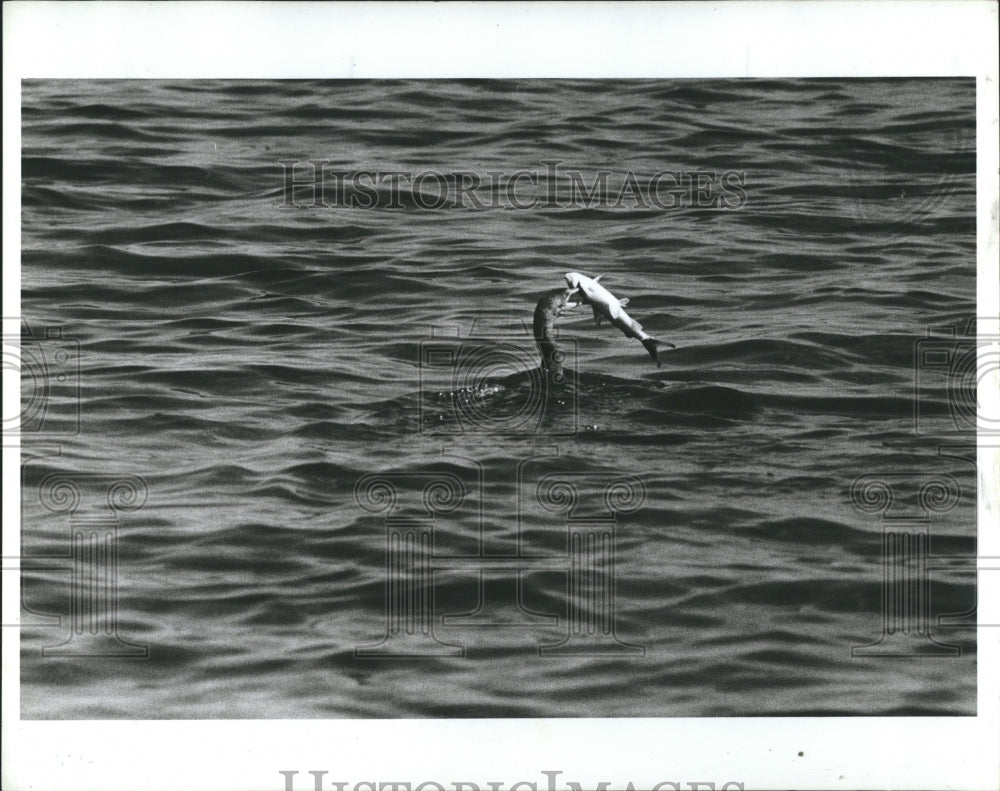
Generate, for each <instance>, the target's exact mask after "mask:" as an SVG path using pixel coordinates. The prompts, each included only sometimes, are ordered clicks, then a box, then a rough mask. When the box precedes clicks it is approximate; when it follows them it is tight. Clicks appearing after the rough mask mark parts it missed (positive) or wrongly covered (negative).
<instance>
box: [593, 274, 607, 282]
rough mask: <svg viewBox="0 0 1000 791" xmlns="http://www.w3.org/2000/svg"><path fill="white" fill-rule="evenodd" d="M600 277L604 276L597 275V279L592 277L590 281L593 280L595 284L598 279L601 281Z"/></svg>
mask: <svg viewBox="0 0 1000 791" xmlns="http://www.w3.org/2000/svg"><path fill="white" fill-rule="evenodd" d="M602 277H604V275H598V276H597V277H592V278H591V280H593V281H594V282H595V283H596V282H597V281H598V280H600V279H601V278H602Z"/></svg>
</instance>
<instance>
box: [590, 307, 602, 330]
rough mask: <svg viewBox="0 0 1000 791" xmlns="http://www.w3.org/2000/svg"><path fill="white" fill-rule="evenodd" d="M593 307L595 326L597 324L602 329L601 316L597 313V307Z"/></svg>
mask: <svg viewBox="0 0 1000 791" xmlns="http://www.w3.org/2000/svg"><path fill="white" fill-rule="evenodd" d="M591 307H592V308H593V309H594V324H596V325H597V326H598V327H600V326H601V314H600V313H598V312H597V306H596V305H592V306H591Z"/></svg>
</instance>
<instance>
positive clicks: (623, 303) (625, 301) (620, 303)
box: [618, 297, 628, 308]
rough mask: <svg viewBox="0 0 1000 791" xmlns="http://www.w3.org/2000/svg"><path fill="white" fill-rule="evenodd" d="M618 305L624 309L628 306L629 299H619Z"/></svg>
mask: <svg viewBox="0 0 1000 791" xmlns="http://www.w3.org/2000/svg"><path fill="white" fill-rule="evenodd" d="M618 304H619V305H620V306H621V307H623V308H624V307H625V306H626V305H627V304H628V297H622V298H621V299H619V300H618Z"/></svg>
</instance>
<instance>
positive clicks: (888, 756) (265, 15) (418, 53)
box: [2, 0, 1000, 791]
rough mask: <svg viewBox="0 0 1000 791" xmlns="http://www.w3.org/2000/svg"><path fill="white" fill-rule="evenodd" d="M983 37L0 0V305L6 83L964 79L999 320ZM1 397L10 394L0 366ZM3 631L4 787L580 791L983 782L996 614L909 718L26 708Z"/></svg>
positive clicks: (543, 6)
mask: <svg viewBox="0 0 1000 791" xmlns="http://www.w3.org/2000/svg"><path fill="white" fill-rule="evenodd" d="M997 29H998V19H997V4H996V3H995V2H988V1H985V0H977V1H976V2H963V1H962V0H959V1H957V2H955V1H954V0H942V1H941V2H912V1H911V0H898V1H896V2H857V1H855V2H836V1H835V0H831V1H830V2H794V1H789V2H718V3H712V2H704V3H634V4H629V3H584V4H562V3H510V4H493V3H458V4H436V3H422V4H416V3H343V4H341V3H334V4H319V3H316V4H314V3H277V2H260V3H226V2H204V3H118V2H95V3H78V2H67V3H57V2H12V3H7V4H4V6H3V65H4V75H3V97H4V103H3V133H4V134H3V138H4V144H3V145H4V159H3V162H4V176H3V199H4V200H3V204H4V211H3V231H4V233H3V283H4V289H3V315H4V316H5V317H16V316H18V315H19V313H20V216H21V215H20V129H21V119H20V102H21V96H20V81H21V80H22V79H27V78H70V77H72V78H112V77H118V78H121V77H132V78H177V79H193V78H202V77H220V78H265V77H266V78H293V77H325V78H348V77H350V78H387V77H414V78H458V77H484V78H487V77H538V78H556V77H579V78H600V77H608V78H611V77H613V78H665V77H674V78H681V77H793V76H797V77H820V76H827V77H845V78H848V77H862V76H879V77H904V76H905V77H915V76H916V77H919V76H928V77H929V76H972V77H975V78H976V84H977V96H976V101H977V140H978V143H977V175H976V178H977V191H978V192H977V209H976V211H977V231H976V233H977V267H978V269H977V275H978V281H977V289H978V292H977V294H978V315H979V316H989V317H996V316H998V315H1000V311H998V294H1000V280H998V260H1000V252H998V241H997V205H998V195H1000V187H998V175H997V174H998V158H1000V156H998V100H997V88H998V84H1000V83H998V68H997V62H998V59H997V55H998V47H997ZM426 42H433V43H434V45H433V46H428V45H427V43H426ZM441 42H445V43H444V44H441ZM15 325H16V321H15ZM6 329H7V327H5V330H6ZM14 331H15V332H16V331H18V330H16V329H15V330H14ZM995 374H996V372H995V371H994V372H993V375H994V378H995ZM991 384H993V385H996V383H995V382H993V383H991ZM9 388H13V390H12V391H11V390H10V389H9ZM4 390H5V391H8V392H20V389H19V382H18V380H17V378H16V376H15V375H13V374H12V375H11V376H10V377H9V376H8V371H6V370H5V371H4ZM995 390H1000V385H996V387H995ZM995 390H991V389H990V388H987V392H986V393H985V394H984V397H985V398H991V399H997V398H998V396H997V393H996V392H995ZM995 407H996V402H995V401H994V402H993V403H992V405H987V406H984V407H983V408H984V409H985V408H989V409H992V410H994V411H991V412H990V414H995V413H996V411H995ZM6 443H7V441H6V440H5V447H4V451H3V454H4V465H3V491H4V493H5V495H6V496H5V497H4V499H3V517H4V518H3V555H4V556H5V557H8V558H9V557H16V556H18V554H19V549H20V548H19V546H18V541H19V533H20V531H19V524H18V518H19V512H18V502H19V496H20V494H19V493H20V481H19V480H18V473H19V464H18V459H19V447H18V445H17V442H16V440H12V441H11V442H10V444H9V446H8V445H7V444H6ZM998 469H1000V463H998V454H997V451H996V449H991V448H989V447H985V446H984V445H983V443H982V441H980V449H979V470H980V478H979V527H980V537H979V554H980V556H981V558H987V557H993V558H1000V531H998V530H997V529H996V523H997V519H998V514H1000V498H998V485H997V470H998ZM990 524H992V525H993V528H992V529H990V528H988V527H987V526H988V525H990ZM5 565H6V564H5ZM979 565H980V574H979V603H980V620H981V622H985V623H1000V613H998V610H1000V571H993V572H990V571H987V570H986V567H987V566H988V565H989V564H987V563H984V562H983V561H982V560H981V561H980V564H979ZM992 565H993V566H998V565H1000V563H998V562H996V561H994V562H993V564H992ZM3 592H4V594H5V595H4V602H5V603H4V622H5V623H7V622H10V619H9V618H8V614H9V613H10V612H11V611H12V610H13V611H15V615H14V620H16V618H17V615H16V610H17V606H18V602H19V600H20V596H19V581H18V579H17V575H16V573H6V572H5V574H4V579H3ZM4 638H5V639H4V641H3V688H4V696H3V704H2V705H3V709H2V713H3V734H2V736H3V748H2V749H3V787H4V788H8V789H12V790H13V789H16V791H22V789H28V788H31V789H51V790H52V791H63V790H64V789H65V790H68V789H100V791H116V790H117V789H122V790H123V791H126V790H127V791H133V790H134V789H139V788H141V789H144V791H156V790H157V789H163V791H183V790H184V789H225V790H226V791H228V790H229V789H242V790H243V791H252V790H255V789H268V790H274V791H281V789H283V788H285V780H284V777H283V776H282V775H281V774H280V772H281V771H283V770H284V771H297V772H298V773H299V774H298V776H297V777H296V778H295V789H296V791H299V790H300V789H307V791H312V788H313V785H312V782H313V778H312V777H311V776H310V775H309V772H310V770H315V771H327V772H328V774H327V775H326V776H325V778H324V781H323V782H324V783H326V784H325V785H324V788H335V787H336V786H333V785H330V783H331V782H332V781H345V782H347V783H348V785H347V786H346V789H353V788H354V787H355V785H356V784H357V783H364V781H368V782H373V783H374V784H375V785H374V788H376V789H378V788H379V784H380V783H383V784H384V783H391V782H392V781H410V782H412V783H413V784H414V788H416V786H417V784H419V783H421V782H424V781H432V784H429V785H427V786H425V788H427V789H432V788H435V785H433V783H437V784H441V785H443V786H444V787H445V788H448V789H453V788H454V787H455V786H454V784H455V783H476V784H478V785H479V786H480V787H481V788H483V789H485V788H488V785H487V783H488V782H490V781H493V782H502V783H503V785H502V787H503V788H504V789H510V788H511V786H512V785H513V784H515V783H517V782H520V781H526V782H529V783H530V782H534V783H536V784H537V788H539V789H548V788H549V785H548V782H549V778H550V777H552V778H554V779H553V782H554V784H555V787H556V788H565V787H566V786H565V783H566V781H575V782H578V783H580V784H581V787H582V788H584V789H586V788H595V787H597V784H598V783H599V782H600V781H604V780H608V781H611V788H612V789H618V788H625V787H626V786H627V784H628V783H629V782H631V783H633V785H634V788H637V789H641V788H652V787H653V786H655V785H656V784H657V783H662V782H664V781H666V782H667V783H668V784H667V785H663V786H661V788H663V789H667V788H673V787H674V786H673V785H670V784H669V783H677V784H680V787H681V788H689V787H692V786H691V785H690V784H692V783H703V784H706V785H701V786H694V787H703V788H707V787H708V786H707V783H715V787H716V788H722V787H723V785H724V784H726V783H742V784H743V787H745V788H746V789H755V788H799V789H812V788H817V789H818V788H871V789H877V788H895V789H906V788H942V789H943V788H954V789H981V788H997V787H1000V769H998V765H1000V758H998V755H1000V747H998V745H1000V726H998V716H1000V681H998V676H1000V673H998V671H997V668H1000V628H985V627H980V629H979V634H978V649H977V650H978V657H977V666H978V709H977V710H978V715H977V716H976V717H915V718H907V717H850V718H836V717H829V718H807V717H794V718H780V717H767V718H699V719H693V718H662V719H661V718H637V719H628V718H616V719H565V720H564V719H479V720H342V721H341V720H287V721H286V720H234V721H227V720H197V721H99V722H85V721H62V722H50V721H44V722H42V721H21V719H20V696H19V694H18V692H19V689H18V687H19V678H20V669H19V654H18V640H17V639H16V630H14V629H4ZM546 771H548V772H550V773H554V772H560V773H561V774H559V775H553V774H548V775H546V774H544V772H546ZM368 787H369V786H366V785H364V784H363V785H362V786H361V788H368ZM530 787H531V786H530V785H527V786H521V788H522V789H525V788H530ZM737 787H739V786H738V785H730V788H737Z"/></svg>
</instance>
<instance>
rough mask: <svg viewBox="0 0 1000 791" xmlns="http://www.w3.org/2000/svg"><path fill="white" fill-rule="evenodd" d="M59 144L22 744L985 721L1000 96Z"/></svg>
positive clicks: (435, 106)
mask: <svg viewBox="0 0 1000 791" xmlns="http://www.w3.org/2000/svg"><path fill="white" fill-rule="evenodd" d="M22 119H23V121H22V152H23V153H22V160H21V162H22V172H21V178H22V207H23V209H22V211H23V215H22V217H23V225H22V233H23V236H22V270H21V278H22V308H23V310H22V315H23V318H24V322H25V332H26V333H28V334H27V335H26V336H25V337H26V338H30V339H31V340H30V344H28V343H24V342H23V341H22V349H23V352H22V365H23V364H24V362H25V361H27V360H28V359H31V358H29V357H28V356H27V355H25V354H24V352H27V353H28V354H30V355H34V358H36V359H37V360H38V361H39V362H40V363H43V364H44V365H45V366H46V368H45V369H44V370H43V373H42V375H41V376H40V377H38V378H36V379H28V378H22V403H23V404H24V406H25V408H27V409H31V410H33V411H32V414H31V415H30V417H31V419H32V420H33V422H32V423H31V425H30V428H32V429H34V430H33V431H31V432H30V433H29V432H28V428H29V427H28V426H25V427H24V429H22V430H23V431H25V433H24V434H23V435H22V453H23V454H24V462H23V486H24V489H23V492H22V496H23V500H22V502H23V507H24V512H23V513H24V520H23V525H22V531H23V532H22V541H23V548H24V554H25V556H26V557H34V556H38V558H39V563H38V564H37V565H38V566H39V567H38V568H30V569H25V571H24V588H23V593H24V605H25V607H26V609H28V610H29V611H30V612H31V613H33V614H35V617H36V618H37V620H38V626H39V628H37V629H28V628H25V629H22V641H21V652H22V653H21V683H22V688H21V690H22V699H21V700H22V711H23V714H24V715H25V716H28V717H40V718H52V717H54V718H67V717H69V718H73V717H81V718H87V719H90V718H98V719H99V718H105V717H124V718H136V717H149V716H152V717H174V718H183V719H191V718H203V717H211V718H225V717H377V718H387V717H388V718H391V717H442V716H446V717H491V716H499V717H573V716H577V717H579V716H603V717H612V716H645V717H648V716H657V717H665V716H667V717H668V716H713V715H719V716H740V715H742V716H746V715H751V714H756V715H761V714H768V715H812V716H818V715H845V714H868V715H894V714H906V715H967V714H975V711H976V695H975V692H976V683H975V670H976V651H975V633H974V630H973V629H972V628H970V624H972V623H973V621H971V620H969V619H967V618H965V617H964V615H965V614H967V613H968V612H969V611H970V610H972V608H973V607H974V605H975V603H976V580H975V574H974V566H973V567H969V566H961V565H957V564H956V562H957V561H961V560H962V559H967V558H969V557H972V556H974V555H975V549H976V519H975V502H976V497H975V494H976V480H975V454H974V448H975V436H976V435H975V431H976V424H975V391H976V379H975V373H976V349H977V343H976V338H977V331H978V326H977V324H976V321H975V319H976V290H975V289H976V277H975V275H976V268H975V161H976V148H975V84H974V81H973V80H971V79H908V80H907V79H891V80H880V79H837V80H829V79H813V80H810V79H787V80H653V81H632V80H628V81H621V80H588V81H573V80H484V81H475V82H470V81H450V80H445V81H438V80H434V81H431V80H425V81H381V80H363V81H356V82H340V81H281V82H262V81H225V80H223V81H216V80H206V81H200V80H199V81H179V82H173V81H146V80H130V81H102V80H90V81H65V80H51V81H46V80H41V81H25V82H24V83H23V85H22ZM63 359H64V362H60V360H63ZM60 369H61V370H60ZM46 374H47V376H46ZM52 374H55V376H53V375H52ZM60 377H62V378H60ZM54 437H58V441H59V444H60V448H61V452H60V453H59V454H58V455H55V456H52V455H48V454H47V453H46V452H45V450H46V448H48V447H49V446H51V444H52V442H53V438H54ZM944 442H947V443H948V444H949V446H953V447H951V448H950V450H949V451H948V452H947V453H939V452H938V447H939V445H941V444H942V443H944ZM36 444H38V445H40V447H39V448H38V450H36V449H35V446H36ZM899 517H906V519H905V520H902V521H900V520H899V519H898V518H899ZM94 520H97V521H94ZM70 546H72V562H70V563H57V562H56V559H57V558H59V557H60V556H66V555H68V554H69V551H68V550H69V547H70ZM932 563H934V564H937V565H940V566H947V567H948V568H943V569H941V570H939V571H938V572H936V573H935V574H934V575H933V577H931V575H930V572H929V568H928V567H929V566H930V565H931V564H932ZM47 565H52V566H53V567H52V568H48V567H46V566H47ZM71 579H72V580H74V581H75V582H77V583H78V585H77V588H76V589H73V587H72V586H71V585H68V584H67V583H68V582H69V581H70V580H71ZM70 592H71V593H72V594H73V598H72V600H68V598H69V597H68V596H67V593H70ZM53 617H58V618H60V623H62V624H65V625H67V626H71V627H72V628H71V629H63V630H62V631H60V630H59V629H53V628H50V627H51V624H50V620H51V618H53ZM92 653H96V654H98V655H100V656H109V657H114V660H113V661H103V662H87V661H85V660H81V661H75V660H74V659H73V657H74V656H77V655H79V656H80V657H86V656H88V655H90V654H92ZM887 657H893V658H896V659H895V661H893V660H892V659H887ZM898 657H910V660H907V661H900V660H899V659H898ZM917 657H921V658H923V659H922V660H920V661H917V660H916V658H917ZM928 657H935V659H934V660H933V661H931V660H930V659H928ZM112 679H113V683H114V685H115V690H116V694H115V695H114V697H111V698H109V697H108V696H107V695H106V694H105V693H104V690H105V689H106V688H107V686H108V684H109V683H110V682H111V681H112Z"/></svg>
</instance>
